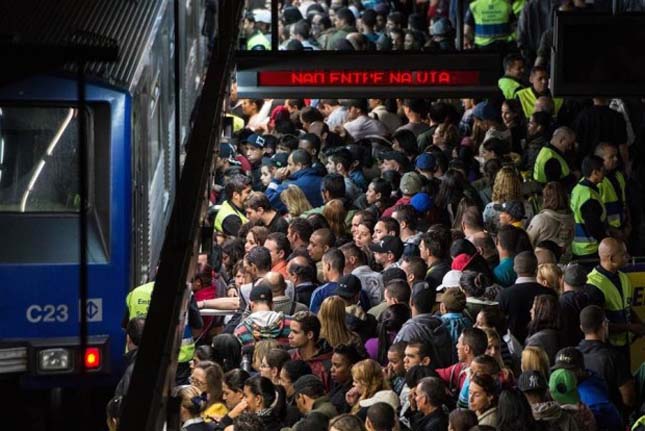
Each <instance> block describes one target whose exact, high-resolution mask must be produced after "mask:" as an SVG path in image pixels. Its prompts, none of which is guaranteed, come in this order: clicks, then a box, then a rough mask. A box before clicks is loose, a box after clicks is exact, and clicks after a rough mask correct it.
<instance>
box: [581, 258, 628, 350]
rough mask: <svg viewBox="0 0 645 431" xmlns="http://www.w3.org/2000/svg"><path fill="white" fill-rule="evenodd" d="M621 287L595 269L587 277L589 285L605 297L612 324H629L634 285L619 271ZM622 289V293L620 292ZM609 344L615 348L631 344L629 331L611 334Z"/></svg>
mask: <svg viewBox="0 0 645 431" xmlns="http://www.w3.org/2000/svg"><path fill="white" fill-rule="evenodd" d="M618 278H619V279H620V286H616V285H614V283H612V282H611V280H609V279H608V278H607V277H605V276H604V275H602V274H601V273H600V272H599V271H598V270H596V269H594V270H593V271H591V272H590V273H589V275H588V276H587V283H588V284H591V285H592V286H596V287H597V288H598V290H600V292H602V295H603V296H604V297H605V306H604V308H605V314H606V315H607V319H609V321H610V322H612V323H628V322H629V321H630V312H631V304H632V285H631V283H630V282H629V277H627V274H625V273H623V272H620V271H618ZM618 289H621V291H622V295H621V292H619V291H618ZM609 342H610V343H611V344H612V345H614V346H625V345H628V344H630V342H631V339H630V333H629V331H624V332H618V333H615V332H614V333H612V334H609Z"/></svg>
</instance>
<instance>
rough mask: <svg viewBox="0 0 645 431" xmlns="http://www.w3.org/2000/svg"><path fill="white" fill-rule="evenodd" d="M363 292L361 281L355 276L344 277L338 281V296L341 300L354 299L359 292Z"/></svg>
mask: <svg viewBox="0 0 645 431" xmlns="http://www.w3.org/2000/svg"><path fill="white" fill-rule="evenodd" d="M360 291H361V280H360V278H358V277H356V276H355V275H353V274H347V275H343V276H342V277H341V278H340V280H338V287H337V288H336V292H334V293H335V294H336V295H338V296H340V297H341V298H353V297H354V296H355V295H356V294H357V293H358V292H360Z"/></svg>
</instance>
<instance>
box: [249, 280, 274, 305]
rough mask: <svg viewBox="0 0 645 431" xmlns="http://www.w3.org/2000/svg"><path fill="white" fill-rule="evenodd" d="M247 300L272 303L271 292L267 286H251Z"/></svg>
mask: <svg viewBox="0 0 645 431" xmlns="http://www.w3.org/2000/svg"><path fill="white" fill-rule="evenodd" d="M249 299H250V300H251V301H273V292H271V288H270V287H269V286H266V285H264V284H262V283H260V284H258V285H256V286H253V288H252V289H251V294H250V295H249Z"/></svg>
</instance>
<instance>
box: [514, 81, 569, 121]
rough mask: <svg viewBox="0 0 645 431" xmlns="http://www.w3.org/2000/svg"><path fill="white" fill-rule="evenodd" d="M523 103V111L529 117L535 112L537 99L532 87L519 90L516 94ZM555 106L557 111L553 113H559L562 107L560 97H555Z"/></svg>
mask: <svg viewBox="0 0 645 431" xmlns="http://www.w3.org/2000/svg"><path fill="white" fill-rule="evenodd" d="M515 97H516V98H517V99H518V100H519V101H520V104H521V105H522V111H524V116H525V117H526V118H527V119H528V118H529V117H531V115H533V113H534V112H535V102H536V101H537V96H536V95H535V93H534V92H533V89H532V88H531V87H528V88H525V89H523V90H519V91H518V92H517V93H516V96H515ZM553 106H554V107H555V112H554V113H553V115H558V112H560V108H561V107H562V99H560V98H559V97H554V98H553Z"/></svg>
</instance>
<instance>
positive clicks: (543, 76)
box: [515, 66, 562, 119]
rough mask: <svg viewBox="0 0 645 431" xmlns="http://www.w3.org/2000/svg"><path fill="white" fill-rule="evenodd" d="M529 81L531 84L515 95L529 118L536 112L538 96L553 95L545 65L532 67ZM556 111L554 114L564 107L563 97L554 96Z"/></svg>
mask: <svg viewBox="0 0 645 431" xmlns="http://www.w3.org/2000/svg"><path fill="white" fill-rule="evenodd" d="M529 82H530V83H531V86H530V87H528V88H525V89H523V90H519V91H518V92H517V93H516V94H515V97H516V98H517V99H518V100H519V101H520V104H521V105H522V111H524V116H525V117H526V118H527V119H528V118H530V117H531V115H532V114H533V113H534V112H535V103H536V102H537V99H538V97H541V96H548V97H551V92H550V91H549V72H548V71H547V70H546V68H545V67H543V66H534V67H533V68H532V69H531V74H530V76H529ZM553 105H554V112H553V115H554V116H555V115H557V114H558V112H559V111H560V108H561V107H562V99H560V98H553Z"/></svg>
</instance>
